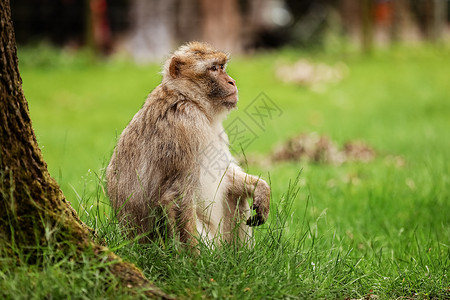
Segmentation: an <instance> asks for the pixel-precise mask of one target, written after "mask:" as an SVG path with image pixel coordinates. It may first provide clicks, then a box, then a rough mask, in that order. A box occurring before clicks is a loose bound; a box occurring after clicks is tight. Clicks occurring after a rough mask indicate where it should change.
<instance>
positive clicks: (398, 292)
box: [0, 46, 450, 299]
mask: <svg viewBox="0 0 450 300" xmlns="http://www.w3.org/2000/svg"><path fill="white" fill-rule="evenodd" d="M448 50H449V49H448V48H436V47H424V46H422V47H417V48H404V47H399V48H394V49H391V50H389V51H379V52H376V53H373V54H372V55H371V56H362V55H358V54H346V55H344V54H339V55H338V54H332V55H326V54H305V53H299V52H296V51H294V50H284V51H282V52H277V53H267V54H259V55H256V56H252V57H245V58H234V59H233V60H232V62H231V63H230V65H229V73H230V75H231V76H232V77H234V78H235V79H236V80H237V82H238V87H239V88H240V103H239V110H237V111H235V112H232V113H231V115H230V117H229V118H228V120H227V123H226V124H227V125H231V124H233V122H235V121H236V120H237V119H239V120H240V121H242V122H243V123H245V124H246V125H247V126H248V128H250V129H251V130H252V132H253V133H254V134H255V135H257V138H256V139H255V140H254V141H253V142H252V143H251V144H250V145H249V146H248V147H247V146H246V148H245V152H246V154H247V156H249V157H252V156H254V155H267V154H268V153H269V152H270V151H271V150H272V148H273V147H274V146H275V145H276V144H279V143H282V142H283V141H284V140H286V139H287V138H289V137H291V136H292V135H295V134H296V133H299V132H311V131H314V132H318V133H320V134H326V135H328V136H329V137H330V138H332V139H333V140H335V141H337V142H338V143H339V144H343V143H344V142H345V141H347V140H353V139H362V140H364V141H366V142H367V143H369V144H370V145H372V146H373V147H374V148H375V149H376V150H377V153H378V156H377V158H376V159H375V160H374V161H373V162H370V163H367V164H362V163H346V164H343V165H340V166H333V165H326V164H308V163H304V162H298V163H280V164H275V165H270V166H264V165H259V166H257V165H250V166H248V167H247V168H248V169H249V171H250V172H252V173H255V174H261V175H262V176H263V177H264V178H270V181H271V186H272V191H273V195H272V197H273V206H272V210H271V216H270V219H269V222H268V224H266V225H264V226H262V227H260V228H258V230H257V231H256V244H255V247H254V248H253V249H243V250H240V251H236V250H235V249H233V247H231V246H230V247H228V246H227V247H223V248H221V249H220V250H215V251H203V252H202V255H201V256H200V257H198V258H192V257H191V256H189V255H188V254H187V253H183V252H181V253H179V252H177V251H174V247H170V246H169V247H167V248H164V249H161V248H160V247H158V246H156V245H146V246H142V245H137V244H135V243H129V242H127V241H126V240H125V239H124V238H122V237H121V236H120V234H119V233H118V232H119V231H120V228H118V227H117V226H116V225H115V223H114V219H113V218H111V215H110V211H109V209H108V204H107V198H106V197H105V195H104V193H103V191H102V188H101V184H99V181H101V176H102V175H101V174H102V169H103V168H104V166H105V165H106V164H107V161H108V160H109V157H110V155H111V152H112V149H113V147H114V144H115V139H116V136H117V135H118V134H120V132H121V130H122V129H123V128H124V127H125V126H126V124H127V122H128V121H129V120H130V119H131V117H132V116H133V115H134V113H135V112H136V111H137V110H138V109H139V108H140V107H141V105H142V103H143V101H144V100H145V97H146V95H147V94H148V93H149V92H150V91H151V90H152V88H153V87H155V86H156V85H157V84H158V83H159V81H160V76H159V75H158V71H159V67H158V66H145V67H138V66H135V65H133V64H131V63H128V62H126V61H119V60H115V61H111V62H100V63H99V62H97V63H92V62H91V61H90V58H89V56H88V55H84V54H78V55H76V56H72V55H68V54H64V53H53V52H50V53H45V51H47V50H45V51H42V49H41V51H39V52H36V49H28V50H27V49H25V50H23V51H22V52H20V53H19V56H20V58H21V62H20V66H21V69H20V70H21V73H22V77H23V81H24V91H25V95H26V96H27V99H28V101H29V106H30V111H31V117H32V120H33V125H34V128H35V131H36V134H37V137H38V141H39V144H40V145H41V147H42V149H43V152H44V157H45V159H46V160H47V162H48V165H49V169H50V171H51V173H52V174H53V176H54V177H55V178H56V179H57V180H58V182H59V183H60V184H61V187H62V189H63V191H64V192H65V194H66V195H67V197H68V198H69V199H70V200H71V202H72V203H73V205H74V207H76V208H77V209H78V211H79V212H80V214H81V215H82V216H83V218H84V219H85V220H86V221H87V222H88V223H89V224H91V226H93V227H96V228H97V229H98V230H99V232H100V234H101V235H102V236H104V238H105V239H106V240H107V242H108V243H109V245H110V246H111V247H112V248H113V249H114V250H115V251H116V252H117V253H118V254H119V255H122V256H123V257H125V258H127V259H129V260H131V261H133V262H135V263H137V264H138V265H139V266H140V267H141V268H142V269H143V270H144V272H145V273H146V275H147V276H148V277H149V278H150V279H152V280H153V281H155V282H156V283H157V285H158V286H160V287H161V288H162V289H163V290H165V291H166V292H168V293H171V294H173V295H177V296H179V297H188V298H194V299H195V298H203V297H205V298H208V299H209V298H219V299H223V298H237V299H258V298H277V299H278V298H306V299H309V298H323V299H333V298H341V299H343V298H347V297H348V298H362V297H365V296H368V295H370V294H374V295H377V296H379V297H381V298H382V299H389V298H394V299H395V298H401V297H403V298H402V299H405V298H408V297H410V298H417V299H428V298H436V299H444V298H450V278H449V276H450V275H449V274H450V250H449V241H450V217H449V212H450V189H449V186H450V172H449V171H450V163H449V160H450V136H449V129H450V99H449V98H450V85H449V81H448V76H449V74H448V68H447V67H446V65H448V62H449V61H450V51H448ZM305 56H306V57H310V58H311V59H312V60H313V61H317V62H326V63H331V64H333V63H335V62H336V61H342V62H344V63H345V64H346V65H347V66H348V68H349V73H348V76H347V77H346V78H344V80H342V81H341V82H339V83H334V84H329V85H326V86H323V87H321V88H320V89H314V90H311V89H308V88H303V87H299V86H296V85H293V84H285V83H282V82H280V81H279V80H278V79H277V78H276V77H275V75H274V74H275V72H274V70H275V67H276V65H278V64H279V63H281V62H293V61H295V60H296V59H298V58H300V57H305ZM261 92H264V93H265V95H267V96H268V97H269V98H270V99H271V100H272V101H274V102H275V103H276V104H277V106H278V107H279V108H280V112H279V113H277V114H276V115H273V116H272V118H267V119H265V123H264V125H263V126H262V127H260V126H258V125H257V124H256V123H255V122H254V121H252V120H251V119H250V118H249V117H248V116H247V115H246V114H245V112H246V109H245V108H246V107H248V106H249V105H250V104H251V103H252V101H253V100H254V99H256V98H257V96H258V95H259V94H260V93H261ZM235 146H236V145H235ZM99 177H100V180H99ZM107 216H109V217H107ZM5 261H6V260H5ZM52 261H53V260H52V258H51V257H50V258H48V259H47V261H44V262H43V267H42V268H33V267H30V266H27V265H21V266H14V267H12V266H11V265H10V264H8V263H4V264H3V267H0V291H1V292H0V295H2V294H4V296H6V297H8V298H29V297H35V298H41V297H44V296H48V295H54V297H56V298H59V297H62V298H65V297H66V296H67V295H72V296H73V297H76V298H83V297H84V298H101V297H111V295H113V294H112V293H114V289H112V288H108V287H106V288H105V284H104V283H105V282H110V283H111V285H112V286H114V281H113V280H112V279H111V278H110V277H108V275H101V274H102V273H100V272H99V270H100V269H101V266H95V265H88V264H87V263H86V264H75V265H74V264H73V262H70V261H69V260H66V261H65V260H63V261H62V262H60V263H59V264H57V265H55V264H53V263H51V262H52ZM36 278H43V279H42V280H41V279H39V280H37V281H36ZM29 280H31V282H38V283H37V284H32V285H28V284H27V282H29ZM33 280H34V281H33ZM23 286H25V288H24V287H23ZM121 295H122V294H121V293H117V292H116V293H115V294H114V296H116V297H121ZM123 297H126V295H125V294H123Z"/></svg>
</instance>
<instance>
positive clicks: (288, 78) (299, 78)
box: [275, 59, 348, 87]
mask: <svg viewBox="0 0 450 300" xmlns="http://www.w3.org/2000/svg"><path fill="white" fill-rule="evenodd" d="M275 73H276V76H277V77H278V78H279V79H280V80H281V81H283V82H288V83H296V84H298V85H302V86H307V87H316V86H318V85H323V84H326V83H333V82H339V81H341V80H342V79H343V78H344V77H346V76H347V74H348V67H347V65H345V64H344V63H342V62H338V63H336V64H335V65H327V64H324V63H313V62H311V61H309V60H306V59H301V60H298V61H297V62H295V63H293V64H282V65H279V66H278V67H277V68H276V72H275Z"/></svg>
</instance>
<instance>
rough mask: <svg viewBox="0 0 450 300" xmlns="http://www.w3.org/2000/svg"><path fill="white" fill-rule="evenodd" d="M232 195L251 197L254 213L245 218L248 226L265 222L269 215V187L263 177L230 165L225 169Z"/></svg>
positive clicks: (235, 196)
mask: <svg viewBox="0 0 450 300" xmlns="http://www.w3.org/2000/svg"><path fill="white" fill-rule="evenodd" d="M227 176H228V177H229V178H228V179H229V182H230V187H229V193H230V194H231V195H232V197H234V198H236V199H238V198H253V205H252V206H251V208H252V209H254V210H255V211H256V214H255V215H254V216H252V217H250V218H249V219H248V220H247V225H249V226H259V225H262V224H264V223H265V222H266V220H267V217H268V215H269V206H270V187H269V185H268V184H267V182H265V181H264V180H263V179H261V178H259V177H256V176H253V175H250V174H247V173H245V172H244V171H242V170H241V169H240V168H239V167H237V166H231V167H230V169H229V170H228V171H227Z"/></svg>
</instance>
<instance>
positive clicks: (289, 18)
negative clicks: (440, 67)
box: [11, 0, 450, 62]
mask: <svg viewBox="0 0 450 300" xmlns="http://www.w3.org/2000/svg"><path fill="white" fill-rule="evenodd" d="M11 2H12V3H11V5H12V13H13V21H14V26H15V30H16V38H17V42H18V44H19V45H26V44H36V43H40V42H42V41H45V42H47V43H49V44H52V45H55V46H58V47H64V48H68V49H75V50H76V49H79V48H80V47H89V48H91V49H93V50H95V51H96V52H97V53H99V54H102V55H111V54H114V53H122V54H127V55H129V56H131V57H132V58H133V59H134V60H135V61H136V62H148V61H155V60H156V61H159V60H161V58H162V57H164V55H166V54H167V53H168V52H170V51H171V50H173V49H174V48H175V47H177V46H178V45H180V44H181V43H184V42H186V41H191V40H201V41H208V42H210V43H212V44H213V45H215V46H216V47H218V48H221V49H224V50H227V51H231V52H233V53H237V52H240V53H249V52H252V51H255V50H258V49H261V48H278V47H282V46H286V45H290V46H295V47H302V48H314V47H315V48H317V47H319V48H320V47H342V42H343V40H344V41H345V42H346V43H349V44H350V45H353V46H355V47H357V48H358V49H362V50H364V51H370V49H372V47H374V46H375V47H376V46H380V47H385V46H387V45H389V44H391V43H394V42H398V41H401V42H407V43H418V42H421V41H440V40H443V39H448V37H449V15H450V13H449V12H450V7H449V1H448V0H361V1H352V0H316V1H313V0H221V1H208V0H183V1H181V0H14V1H11ZM346 45H348V44H346Z"/></svg>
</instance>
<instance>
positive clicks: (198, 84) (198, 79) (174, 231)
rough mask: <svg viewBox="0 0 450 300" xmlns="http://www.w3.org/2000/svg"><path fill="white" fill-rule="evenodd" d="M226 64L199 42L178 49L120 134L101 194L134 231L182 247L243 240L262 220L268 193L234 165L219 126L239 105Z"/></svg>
mask: <svg viewBox="0 0 450 300" xmlns="http://www.w3.org/2000/svg"><path fill="white" fill-rule="evenodd" d="M227 61H228V55H227V54H225V53H223V52H221V51H218V50H215V49H214V48H212V47H211V46H210V45H208V44H205V43H200V42H191V43H188V44H186V45H183V46H181V47H180V48H179V49H178V50H176V51H175V52H174V53H173V55H172V56H171V57H170V58H169V59H168V60H167V61H166V63H165V64H164V67H163V71H162V74H163V78H162V82H161V84H160V85H159V86H157V87H156V88H155V89H154V90H153V91H152V92H151V93H150V95H149V96H148V98H147V100H146V101H145V103H144V105H143V107H142V109H141V110H139V111H138V112H137V113H136V115H135V116H134V117H133V119H132V120H131V122H130V123H129V124H128V126H127V127H126V128H125V129H124V131H123V132H122V134H121V136H120V138H119V140H118V143H117V146H116V148H115V150H114V153H113V155H112V158H111V161H110V163H109V165H108V167H107V171H106V176H107V186H108V194H109V197H110V199H111V202H112V206H113V208H114V209H115V210H116V211H117V212H118V218H119V220H120V221H121V222H123V223H125V224H127V225H128V226H129V227H130V228H132V229H133V231H134V232H135V233H138V234H147V236H148V237H149V238H150V239H156V238H157V237H158V236H159V237H160V236H161V232H165V233H166V234H168V236H170V237H174V236H175V237H176V238H178V239H179V240H180V241H181V242H182V243H186V244H189V245H196V244H197V242H198V240H199V239H203V240H204V241H206V242H208V243H211V244H216V243H217V242H230V241H236V238H238V239H239V240H240V241H250V239H251V237H252V228H251V227H252V226H258V225H261V224H263V223H264V222H265V221H266V220H267V217H268V214H269V202H270V187H269V185H268V184H267V183H266V182H265V181H264V180H262V179H261V178H259V177H256V176H253V175H249V174H246V173H245V172H244V171H243V170H241V168H239V166H237V164H236V162H235V160H234V159H233V157H232V155H231V153H230V151H229V145H228V138H227V136H226V134H225V132H224V128H223V126H222V122H223V121H224V119H225V118H226V116H227V115H228V113H229V111H230V110H232V109H233V108H235V107H236V104H237V102H238V90H237V88H236V82H235V81H234V80H233V79H232V78H231V77H230V76H228V74H227V73H226V71H225V69H226V65H227ZM248 198H253V204H252V206H251V207H250V206H249V204H248V202H247V199H248ZM252 210H254V211H255V213H254V214H253V215H252ZM162 227H163V228H162Z"/></svg>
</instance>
